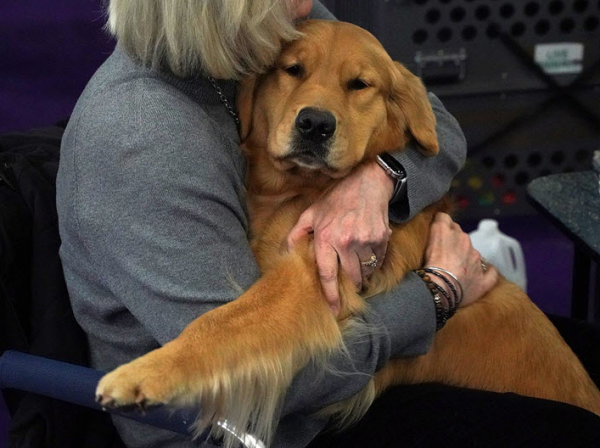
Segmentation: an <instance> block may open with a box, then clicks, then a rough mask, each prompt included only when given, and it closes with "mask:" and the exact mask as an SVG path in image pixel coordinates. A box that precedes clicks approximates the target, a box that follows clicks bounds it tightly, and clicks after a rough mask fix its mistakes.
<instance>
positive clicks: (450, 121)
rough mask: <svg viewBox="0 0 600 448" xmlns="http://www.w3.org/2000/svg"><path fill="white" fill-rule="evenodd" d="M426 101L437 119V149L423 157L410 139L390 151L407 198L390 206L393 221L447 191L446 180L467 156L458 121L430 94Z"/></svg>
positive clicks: (407, 216) (410, 214)
mask: <svg viewBox="0 0 600 448" xmlns="http://www.w3.org/2000/svg"><path fill="white" fill-rule="evenodd" d="M429 100H430V101H431V106H432V108H433V112H434V114H435V118H436V121H437V124H436V131H437V136H438V142H439V146H440V152H439V153H438V155H437V156H435V157H425V156H423V155H422V154H421V153H420V152H419V150H418V149H417V146H416V144H415V143H414V142H411V143H410V144H409V145H408V147H407V148H405V149H404V150H403V151H398V152H395V153H392V155H393V156H394V157H395V158H396V160H398V161H399V162H400V163H401V164H402V166H403V167H404V169H405V170H406V176H407V177H406V179H407V197H406V198H404V200H399V201H397V202H395V203H393V204H391V205H390V220H391V221H393V222H396V223H400V222H404V221H408V220H410V219H411V218H413V217H414V216H415V215H417V214H418V213H419V212H420V211H421V210H423V209H424V208H425V207H427V206H428V205H430V204H433V203H434V202H435V201H437V200H439V199H441V198H442V196H444V195H445V194H446V193H448V190H449V189H450V182H452V179H453V178H454V176H455V175H456V174H457V173H458V172H459V171H460V169H461V168H462V167H463V165H464V164H465V159H466V157H467V141H466V139H465V136H464V134H463V132H462V130H461V128H460V126H459V124H458V122H457V121H456V119H455V118H454V117H453V116H452V115H451V114H450V113H449V112H448V111H447V110H446V108H445V107H444V105H443V104H442V102H441V101H440V100H439V99H438V98H437V97H436V96H435V95H434V94H433V93H430V94H429Z"/></svg>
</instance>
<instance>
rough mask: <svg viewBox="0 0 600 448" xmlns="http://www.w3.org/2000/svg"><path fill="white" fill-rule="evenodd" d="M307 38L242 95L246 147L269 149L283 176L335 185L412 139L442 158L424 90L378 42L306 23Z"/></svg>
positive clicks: (355, 31)
mask: <svg viewBox="0 0 600 448" xmlns="http://www.w3.org/2000/svg"><path fill="white" fill-rule="evenodd" d="M300 30H301V31H302V32H303V33H304V35H303V37H301V38H300V39H298V40H296V41H294V42H292V43H290V44H288V45H287V46H286V47H284V49H283V51H282V53H281V55H280V56H279V58H278V60H277V62H276V64H275V67H274V68H273V69H272V70H270V71H269V72H268V73H266V74H264V75H261V76H259V77H255V78H251V79H248V80H246V81H245V83H244V84H243V85H242V87H241V89H240V94H239V97H238V108H239V111H240V118H241V121H242V125H241V136H242V140H246V139H247V142H249V143H250V144H248V145H247V146H249V147H253V146H261V147H264V148H266V152H267V154H268V156H269V159H270V160H271V162H272V163H273V165H274V166H275V167H276V168H277V169H279V170H283V171H286V170H290V169H291V168H300V169H301V170H311V171H319V172H321V173H323V174H325V175H327V176H329V177H333V178H337V177H341V176H344V175H345V174H347V173H348V172H349V171H350V170H351V169H352V168H353V167H354V166H356V165H357V164H358V163H360V162H361V161H362V160H365V159H368V158H373V157H374V156H375V155H377V154H378V153H381V152H383V151H386V150H394V149H399V148H403V147H404V146H405V145H406V143H407V141H408V140H409V139H410V138H411V137H413V138H414V139H415V140H416V141H417V143H418V144H419V147H420V149H421V151H422V152H423V153H424V154H425V155H428V156H433V155H435V154H437V152H438V142H437V137H436V132H435V116H434V115H433V111H432V109H431V106H430V103H429V100H428V99H427V94H426V91H425V88H424V87H423V84H422V83H421V81H420V80H419V79H418V78H417V77H416V76H414V75H413V74H412V73H410V72H409V71H408V70H407V69H406V68H404V67H403V66H402V65H401V64H399V63H397V62H394V61H392V59H391V58H390V57H389V55H388V54H387V53H386V51H385V50H384V48H383V47H382V45H381V44H380V43H379V42H378V41H377V39H375V37H373V35H371V34H370V33H369V32H367V31H365V30H363V29H362V28H359V27H357V26H355V25H351V24H348V23H342V22H327V21H306V22H304V23H303V24H302V25H301V26H300ZM257 143H258V145H257ZM265 145H266V146H265Z"/></svg>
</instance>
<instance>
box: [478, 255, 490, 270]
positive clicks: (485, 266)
mask: <svg viewBox="0 0 600 448" xmlns="http://www.w3.org/2000/svg"><path fill="white" fill-rule="evenodd" d="M479 261H480V262H481V269H482V270H483V272H484V273H485V272H487V270H488V264H487V263H486V261H485V260H484V259H483V257H479Z"/></svg>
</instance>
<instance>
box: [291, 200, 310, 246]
mask: <svg viewBox="0 0 600 448" xmlns="http://www.w3.org/2000/svg"><path fill="white" fill-rule="evenodd" d="M313 216H314V215H313V212H312V209H310V208H308V209H307V210H305V211H304V213H302V214H301V215H300V218H299V219H298V222H297V223H296V225H295V226H294V227H293V228H292V230H290V233H288V236H287V240H286V241H287V246H288V250H292V249H293V248H294V246H295V245H296V243H297V242H298V240H300V239H301V238H302V237H304V236H306V235H308V234H309V233H311V232H312V231H313Z"/></svg>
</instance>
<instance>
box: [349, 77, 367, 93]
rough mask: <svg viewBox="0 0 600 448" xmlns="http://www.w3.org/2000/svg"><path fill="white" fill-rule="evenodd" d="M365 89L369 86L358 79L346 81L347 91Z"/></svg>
mask: <svg viewBox="0 0 600 448" xmlns="http://www.w3.org/2000/svg"><path fill="white" fill-rule="evenodd" d="M367 87H369V84H368V83H367V82H366V81H364V80H362V79H360V78H355V79H352V80H350V81H348V89H349V90H363V89H366V88H367Z"/></svg>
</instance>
